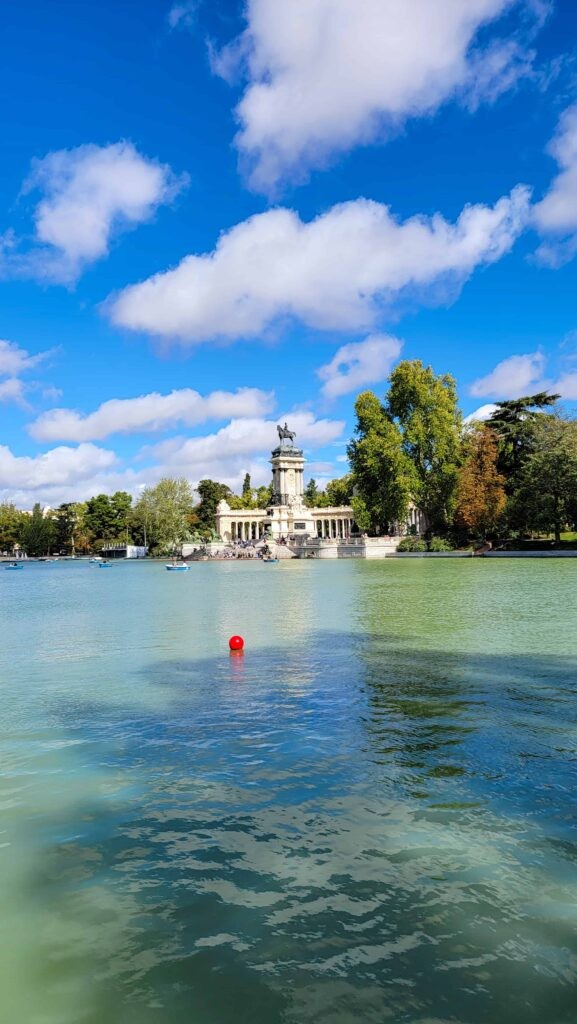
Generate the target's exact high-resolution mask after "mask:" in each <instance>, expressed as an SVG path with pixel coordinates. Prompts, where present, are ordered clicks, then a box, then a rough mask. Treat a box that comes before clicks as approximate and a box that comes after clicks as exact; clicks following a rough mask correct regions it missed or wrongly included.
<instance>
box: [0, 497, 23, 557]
mask: <svg viewBox="0 0 577 1024" xmlns="http://www.w3.org/2000/svg"><path fill="white" fill-rule="evenodd" d="M27 520H28V516H27V515H26V514H25V513H24V512H21V511H20V509H18V508H16V506H15V505H12V504H11V503H10V502H4V503H2V504H0V551H2V552H4V551H6V552H7V553H8V554H12V552H13V551H14V550H15V548H16V547H17V546H21V544H22V538H23V535H24V529H25V526H26V523H27Z"/></svg>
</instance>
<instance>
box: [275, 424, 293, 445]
mask: <svg viewBox="0 0 577 1024" xmlns="http://www.w3.org/2000/svg"><path fill="white" fill-rule="evenodd" d="M276 429H277V432H278V436H279V441H294V439H295V437H296V434H295V432H294V430H289V428H288V425H287V423H286V422H285V425H284V427H281V426H280V425H279V424H278V423H277V428H276Z"/></svg>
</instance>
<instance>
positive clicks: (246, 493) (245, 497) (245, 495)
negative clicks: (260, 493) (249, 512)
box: [241, 473, 253, 508]
mask: <svg viewBox="0 0 577 1024" xmlns="http://www.w3.org/2000/svg"><path fill="white" fill-rule="evenodd" d="M241 498H242V501H243V508H252V505H253V492H252V487H251V483H250V473H245V475H244V480H243V483H242V493H241Z"/></svg>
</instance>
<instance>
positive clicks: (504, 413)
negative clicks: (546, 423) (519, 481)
mask: <svg viewBox="0 0 577 1024" xmlns="http://www.w3.org/2000/svg"><path fill="white" fill-rule="evenodd" d="M559 398H560V395H550V394H548V393H547V392H546V391H539V392H538V394H536V395H525V396H524V397H523V398H514V399H510V400H509V401H506V402H497V408H496V409H495V412H494V413H493V414H492V416H490V418H489V419H488V421H487V425H488V426H489V427H490V428H491V429H492V430H494V431H495V433H496V435H497V437H498V438H499V461H498V468H499V472H501V473H503V474H504V476H505V477H506V479H507V482H508V484H509V486H508V491H509V492H512V491H513V490H514V489H515V486H516V482H515V477H516V475H517V473H519V472H520V470H521V469H522V467H523V464H524V462H525V460H526V458H527V457H528V456H529V454H530V453H531V451H532V450H533V436H534V430H535V427H536V425H537V423H538V422H539V420H540V419H541V417H542V416H544V415H547V414H546V413H544V410H545V409H550V407H551V406H552V405H554V404H555V402H557V401H558V399H559Z"/></svg>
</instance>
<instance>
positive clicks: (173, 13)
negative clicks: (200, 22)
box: [168, 0, 198, 28]
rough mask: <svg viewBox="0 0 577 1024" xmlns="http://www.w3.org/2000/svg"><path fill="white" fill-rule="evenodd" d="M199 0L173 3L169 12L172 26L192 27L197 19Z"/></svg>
mask: <svg viewBox="0 0 577 1024" xmlns="http://www.w3.org/2000/svg"><path fill="white" fill-rule="evenodd" d="M197 9H198V0H188V2H184V3H177V4H173V6H172V7H171V8H170V10H169V12H168V24H169V25H170V27H171V28H191V27H192V25H194V23H195V21H196V12H197Z"/></svg>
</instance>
